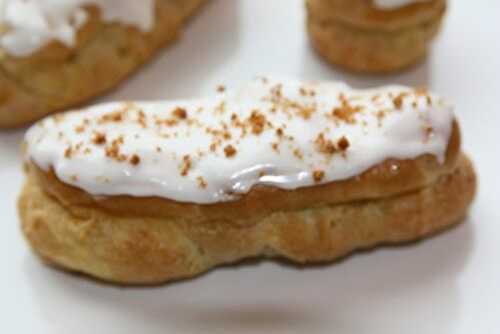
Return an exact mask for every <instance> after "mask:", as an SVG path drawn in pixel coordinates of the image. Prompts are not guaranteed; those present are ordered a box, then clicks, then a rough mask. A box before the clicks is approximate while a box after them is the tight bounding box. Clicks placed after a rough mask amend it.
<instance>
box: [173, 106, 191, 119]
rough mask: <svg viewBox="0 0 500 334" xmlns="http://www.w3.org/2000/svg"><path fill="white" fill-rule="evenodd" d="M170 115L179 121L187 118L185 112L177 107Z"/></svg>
mask: <svg viewBox="0 0 500 334" xmlns="http://www.w3.org/2000/svg"><path fill="white" fill-rule="evenodd" d="M172 115H174V116H175V117H177V118H179V119H186V118H187V111H186V109H184V108H180V107H177V108H175V109H174V111H172Z"/></svg>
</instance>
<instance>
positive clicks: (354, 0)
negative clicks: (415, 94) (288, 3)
mask: <svg viewBox="0 0 500 334" xmlns="http://www.w3.org/2000/svg"><path fill="white" fill-rule="evenodd" d="M307 11H308V14H307V28H308V32H309V36H310V39H311V43H312V46H313V47H314V49H315V50H316V51H317V53H318V54H319V55H321V56H322V57H323V58H325V59H326V60H327V61H328V62H330V63H332V64H335V65H339V66H341V67H344V68H346V69H349V70H353V71H357V72H373V73H384V72H391V71H397V70H400V69H403V68H406V67H408V66H410V65H412V64H415V63H417V62H418V61H419V60H421V59H422V58H424V56H425V55H426V53H427V50H428V49H429V45H430V44H431V41H432V40H433V38H434V36H435V35H436V34H437V33H438V31H439V29H440V26H441V22H442V20H443V16H444V14H445V12H446V0H307Z"/></svg>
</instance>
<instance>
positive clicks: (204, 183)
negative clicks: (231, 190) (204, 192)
mask: <svg viewBox="0 0 500 334" xmlns="http://www.w3.org/2000/svg"><path fill="white" fill-rule="evenodd" d="M196 181H198V187H200V188H202V189H205V188H206V187H207V181H205V179H204V178H203V176H198V177H197V178H196Z"/></svg>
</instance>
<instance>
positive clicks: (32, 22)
mask: <svg viewBox="0 0 500 334" xmlns="http://www.w3.org/2000/svg"><path fill="white" fill-rule="evenodd" d="M204 1H205V0H144V1H134V0H124V1H113V0H112V1H110V0H61V1H49V0H27V1H26V0H3V1H1V2H0V68H1V70H2V71H1V73H0V128H11V127H18V126H22V125H25V124H28V123H30V122H32V121H35V120H38V119H40V118H42V117H44V116H46V115H47V114H50V113H53V112H55V111H58V110H63V109H66V108H68V107H71V106H75V105H79V104H82V103H84V102H86V101H88V100H89V99H91V98H94V97H96V96H98V95H101V94H103V93H105V92H106V91H108V90H110V89H112V88H114V87H115V86H117V85H118V84H119V83H121V82H122V81H123V80H124V79H125V78H126V77H127V76H128V75H130V74H131V73H132V72H133V71H135V70H136V69H137V68H138V67H140V66H141V65H142V64H144V63H146V62H147V61H148V60H150V59H151V58H152V57H153V55H154V54H155V53H156V52H157V51H158V50H159V49H160V48H161V47H163V46H165V45H167V44H170V43H171V42H173V41H174V40H175V38H176V37H177V36H178V34H179V31H180V29H181V28H182V25H183V24H184V22H185V21H186V19H187V18H188V17H190V16H191V15H192V14H194V13H195V11H196V9H197V8H198V7H199V6H200V5H201V4H202V3H203V2H204Z"/></svg>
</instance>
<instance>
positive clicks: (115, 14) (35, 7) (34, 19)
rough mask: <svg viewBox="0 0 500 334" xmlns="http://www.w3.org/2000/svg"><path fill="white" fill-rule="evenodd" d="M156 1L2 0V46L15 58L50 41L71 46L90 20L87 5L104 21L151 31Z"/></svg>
mask: <svg viewBox="0 0 500 334" xmlns="http://www.w3.org/2000/svg"><path fill="white" fill-rule="evenodd" d="M154 4H155V2H154V0H141V1H133V0H0V47H1V48H2V49H3V50H5V51H6V52H8V53H9V54H11V55H13V56H18V57H22V56H29V55H30V54H32V53H34V52H36V51H37V50H39V49H40V48H41V47H43V46H45V45H46V44H47V43H49V42H51V41H54V40H55V41H59V42H61V43H64V44H65V45H67V46H69V47H72V46H74V44H75V37H76V33H77V31H78V29H79V28H80V27H82V25H83V24H85V22H86V21H87V12H86V11H85V10H84V9H83V6H85V5H95V6H97V7H98V8H99V9H100V13H101V19H102V20H104V21H105V22H119V23H123V24H127V25H133V26H136V27H138V28H139V29H141V30H143V31H149V30H150V29H151V28H152V26H153V24H154Z"/></svg>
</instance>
